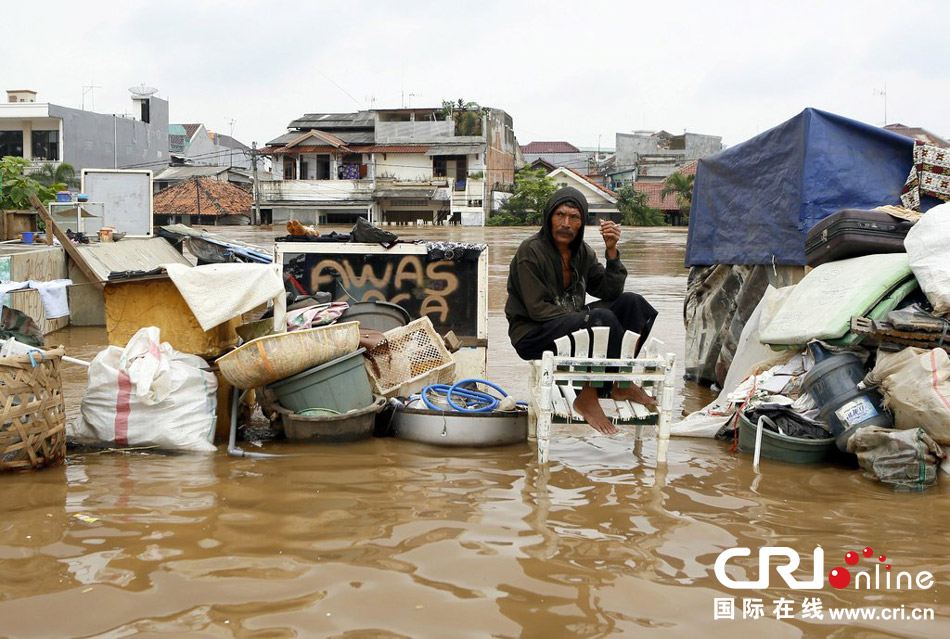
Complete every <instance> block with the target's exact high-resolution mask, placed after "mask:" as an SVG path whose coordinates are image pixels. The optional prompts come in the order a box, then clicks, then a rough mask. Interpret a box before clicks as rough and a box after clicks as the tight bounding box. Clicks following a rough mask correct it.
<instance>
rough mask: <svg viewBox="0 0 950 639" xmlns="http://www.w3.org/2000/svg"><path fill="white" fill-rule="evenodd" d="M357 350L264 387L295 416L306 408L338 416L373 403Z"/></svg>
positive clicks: (361, 358)
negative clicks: (329, 411)
mask: <svg viewBox="0 0 950 639" xmlns="http://www.w3.org/2000/svg"><path fill="white" fill-rule="evenodd" d="M365 351H366V349H365V348H361V349H359V350H358V351H356V352H354V353H350V354H349V355H344V356H343V357H340V358H337V359H334V360H332V361H329V362H327V363H326V364H321V365H320V366H316V367H314V368H310V369H308V370H305V371H303V372H302V373H297V374H296V375H294V376H293V377H288V378H287V379H283V380H281V381H279V382H275V383H273V384H271V385H270V386H268V388H269V389H270V390H272V391H273V392H274V394H275V395H277V401H278V402H280V404H281V405H282V406H283V407H284V408H287V409H289V410H291V411H293V412H295V413H297V412H300V411H304V410H307V409H308V408H329V409H331V410H335V411H337V412H338V413H345V412H347V411H350V410H354V409H360V408H365V407H366V406H369V405H370V404H372V403H373V392H372V390H370V386H369V378H368V377H367V375H366V369H365V368H364V367H363V353H364V352H365Z"/></svg>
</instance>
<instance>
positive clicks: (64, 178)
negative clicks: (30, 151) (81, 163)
mask: <svg viewBox="0 0 950 639" xmlns="http://www.w3.org/2000/svg"><path fill="white" fill-rule="evenodd" d="M33 177H35V178H36V181H37V182H39V183H40V184H42V185H43V186H53V185H54V184H65V185H66V188H78V187H79V180H77V179H76V169H75V167H73V165H72V164H69V163H68V162H63V163H61V164H58V165H55V166H54V165H52V164H44V165H43V166H42V167H40V170H39V173H36V174H34V176H33Z"/></svg>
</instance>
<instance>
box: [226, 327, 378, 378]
mask: <svg viewBox="0 0 950 639" xmlns="http://www.w3.org/2000/svg"><path fill="white" fill-rule="evenodd" d="M359 345H360V325H359V322H344V323H343V324H331V325H330V326H320V327H319V328H311V329H308V330H304V331H293V332H290V333H279V334H277V335H268V336H266V337H259V338H257V339H253V340H251V341H250V342H247V343H246V344H242V345H241V346H240V347H239V348H237V349H235V350H233V351H231V352H230V353H228V354H227V355H222V356H221V357H219V358H218V359H217V360H216V362H215V363H216V364H217V365H218V368H220V369H221V374H222V375H224V377H225V379H227V380H228V381H229V382H231V384H232V385H233V386H236V387H237V388H240V389H248V388H257V387H259V386H266V385H268V384H272V383H274V382H276V381H279V380H282V379H285V378H287V377H290V376H291V375H296V374H297V373H299V372H301V371H305V370H307V369H308V368H313V367H314V366H319V365H320V364H323V363H326V362H329V361H330V360H331V359H336V358H338V357H343V356H344V355H348V354H349V353H352V352H353V351H355V350H356V349H357V348H359Z"/></svg>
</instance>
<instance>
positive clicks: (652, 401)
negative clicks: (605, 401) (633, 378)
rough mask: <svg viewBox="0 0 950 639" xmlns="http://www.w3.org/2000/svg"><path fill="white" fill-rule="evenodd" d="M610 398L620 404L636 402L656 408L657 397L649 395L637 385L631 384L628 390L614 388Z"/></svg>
mask: <svg viewBox="0 0 950 639" xmlns="http://www.w3.org/2000/svg"><path fill="white" fill-rule="evenodd" d="M610 397H611V399H613V400H614V401H618V402H636V403H637V404H643V405H644V406H656V397H651V396H649V395H647V393H646V391H645V390H643V389H642V388H640V387H639V386H637V385H636V384H631V385H630V386H628V387H627V388H617V387H616V386H614V388H613V391H611V393H610Z"/></svg>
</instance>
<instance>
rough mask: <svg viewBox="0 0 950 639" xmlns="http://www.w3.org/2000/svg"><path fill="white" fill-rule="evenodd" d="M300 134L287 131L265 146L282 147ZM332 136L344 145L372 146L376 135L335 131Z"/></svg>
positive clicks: (366, 132) (299, 132)
mask: <svg viewBox="0 0 950 639" xmlns="http://www.w3.org/2000/svg"><path fill="white" fill-rule="evenodd" d="M301 133H302V132H301V131H289V132H287V133H284V134H283V135H280V136H277V137H276V138H274V139H273V140H271V141H270V142H268V143H267V146H283V145H285V144H287V143H289V142H293V141H294V140H296V139H297V138H299V137H300V135H301ZM333 135H335V136H336V137H338V138H340V139H341V140H343V142H344V144H372V143H373V142H375V141H376V135H375V133H373V132H372V131H342V130H337V131H334V132H333Z"/></svg>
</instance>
